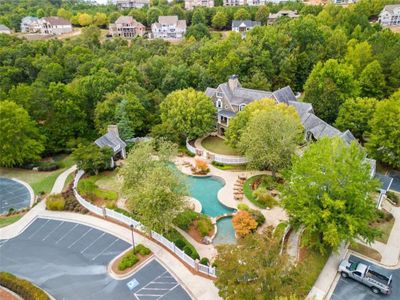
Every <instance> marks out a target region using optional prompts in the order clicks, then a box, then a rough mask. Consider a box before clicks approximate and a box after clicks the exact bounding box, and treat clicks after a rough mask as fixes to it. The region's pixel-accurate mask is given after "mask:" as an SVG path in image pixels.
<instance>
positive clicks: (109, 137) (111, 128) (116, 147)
mask: <svg viewBox="0 0 400 300" xmlns="http://www.w3.org/2000/svg"><path fill="white" fill-rule="evenodd" d="M94 143H95V144H96V145H97V146H99V147H100V148H102V147H110V148H111V149H113V151H114V155H113V157H111V168H113V167H114V166H115V161H116V160H118V159H120V158H122V159H124V158H126V143H125V142H124V141H123V140H122V139H121V138H120V137H119V132H118V126H117V125H108V128H107V133H106V134H104V135H102V136H101V137H99V138H98V139H97V140H96V141H95V142H94Z"/></svg>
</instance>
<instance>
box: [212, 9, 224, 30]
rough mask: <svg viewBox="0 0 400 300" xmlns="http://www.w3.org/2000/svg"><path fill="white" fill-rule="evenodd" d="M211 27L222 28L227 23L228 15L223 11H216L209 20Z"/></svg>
mask: <svg viewBox="0 0 400 300" xmlns="http://www.w3.org/2000/svg"><path fill="white" fill-rule="evenodd" d="M211 24H212V27H213V28H215V29H219V30H221V29H224V28H225V27H226V25H227V24H228V16H227V15H226V13H224V12H223V11H218V12H217V13H216V14H215V15H214V16H213V17H212V20H211Z"/></svg>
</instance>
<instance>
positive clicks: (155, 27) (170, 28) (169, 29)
mask: <svg viewBox="0 0 400 300" xmlns="http://www.w3.org/2000/svg"><path fill="white" fill-rule="evenodd" d="M151 32H152V37H153V38H155V39H166V40H168V39H181V38H183V37H184V36H185V33H186V20H178V16H160V17H158V22H157V23H153V24H151Z"/></svg>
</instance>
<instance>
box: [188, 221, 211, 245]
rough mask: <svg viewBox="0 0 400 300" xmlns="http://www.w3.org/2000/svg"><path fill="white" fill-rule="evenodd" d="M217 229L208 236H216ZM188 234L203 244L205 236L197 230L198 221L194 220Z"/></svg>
mask: <svg viewBox="0 0 400 300" xmlns="http://www.w3.org/2000/svg"><path fill="white" fill-rule="evenodd" d="M214 231H215V229H214V228H213V230H212V231H211V232H209V233H208V236H213V235H214ZM187 233H188V234H189V235H190V236H191V237H192V238H193V239H194V240H195V241H196V242H198V243H201V244H202V243H203V238H204V237H203V236H201V234H200V232H199V231H198V230H197V220H194V221H193V223H192V225H190V227H189V230H188V231H187Z"/></svg>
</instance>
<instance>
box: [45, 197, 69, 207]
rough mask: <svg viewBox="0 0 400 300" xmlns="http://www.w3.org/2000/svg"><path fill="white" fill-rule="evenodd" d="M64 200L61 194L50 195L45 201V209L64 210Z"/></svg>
mask: <svg viewBox="0 0 400 300" xmlns="http://www.w3.org/2000/svg"><path fill="white" fill-rule="evenodd" d="M64 208H65V200H64V197H63V196H62V195H61V194H56V195H50V196H48V197H47V199H46V209H48V210H64Z"/></svg>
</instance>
